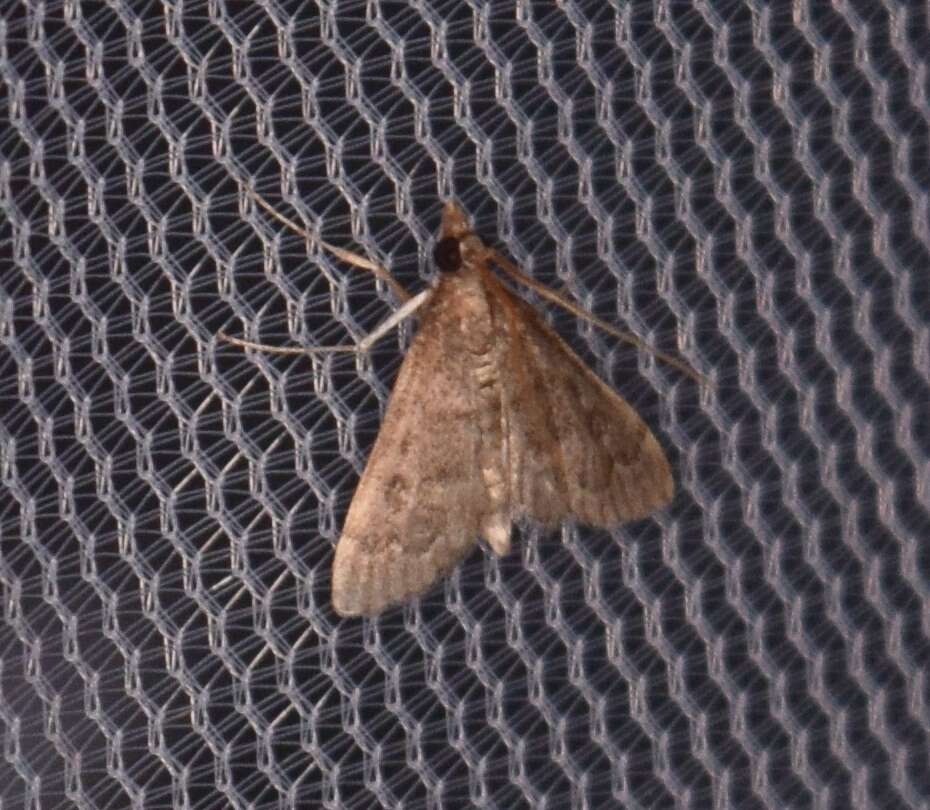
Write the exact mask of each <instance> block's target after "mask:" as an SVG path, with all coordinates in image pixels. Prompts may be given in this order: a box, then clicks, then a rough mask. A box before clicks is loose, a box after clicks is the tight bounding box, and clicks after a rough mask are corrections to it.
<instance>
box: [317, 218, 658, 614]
mask: <svg viewBox="0 0 930 810" xmlns="http://www.w3.org/2000/svg"><path fill="white" fill-rule="evenodd" d="M489 253H490V252H489V249H488V248H487V247H486V246H485V244H484V243H483V242H482V241H481V239H480V238H479V237H477V236H476V235H475V234H474V233H472V232H471V230H470V228H469V224H468V221H467V220H466V218H465V215H464V213H463V212H462V210H461V209H460V208H459V207H458V206H457V205H456V204H455V203H453V202H449V203H446V206H445V209H444V210H443V215H442V226H441V228H440V231H439V240H438V242H437V244H436V248H435V250H434V253H433V257H434V261H435V262H436V265H437V267H438V268H439V269H440V270H441V271H442V273H441V275H440V277H439V282H438V284H437V286H436V287H435V289H434V290H433V291H432V293H431V295H430V296H429V298H428V299H427V300H426V302H425V303H424V304H423V306H422V309H421V311H420V327H419V330H418V331H417V334H416V337H415V338H414V340H413V342H412V344H411V346H410V349H409V351H408V352H407V355H406V357H405V358H404V362H403V365H402V366H401V369H400V372H399V374H398V377H397V382H396V383H395V385H394V390H393V392H392V394H391V398H390V401H389V402H388V406H387V412H386V413H385V415H384V422H383V424H382V425H381V429H380V431H379V433H378V438H377V440H376V441H375V446H374V449H373V450H372V452H371V457H370V458H369V459H368V464H367V465H366V466H365V472H364V473H363V474H362V478H361V480H360V481H359V483H358V488H357V489H356V491H355V497H353V499H352V504H351V506H350V507H349V513H348V515H347V516H346V521H345V526H344V528H343V530H342V536H341V537H340V538H339V543H338V544H337V546H336V559H335V562H334V563H333V585H332V588H333V607H334V608H335V609H336V612H337V613H340V614H342V615H343V616H355V615H368V616H370V615H373V614H376V613H379V612H380V611H382V610H384V609H385V608H386V607H388V606H389V605H392V604H395V603H397V602H400V601H402V600H404V599H407V598H408V597H411V596H414V595H416V594H420V593H423V592H424V591H425V590H426V589H427V588H429V587H430V585H432V584H433V583H434V582H436V581H437V580H438V579H439V578H440V577H442V576H444V575H445V574H447V573H448V572H449V571H450V570H451V569H452V568H453V567H454V566H455V565H456V564H457V563H458V562H459V561H460V560H461V559H462V558H463V557H465V556H466V555H467V554H468V552H469V551H471V549H472V548H473V547H474V546H475V544H476V543H477V541H478V537H479V536H481V537H484V538H485V539H486V540H487V542H488V544H489V545H490V546H491V548H492V549H494V551H495V552H496V553H497V554H507V553H508V552H509V551H510V532H511V524H512V523H513V521H514V520H517V519H521V518H528V519H530V520H533V521H536V522H538V523H541V524H543V525H544V526H555V525H556V524H558V523H559V522H560V521H562V520H565V519H568V518H575V519H577V520H579V521H581V522H583V523H588V524H591V525H592V526H611V525H615V524H617V523H620V522H622V521H625V520H634V519H636V518H641V517H645V516H646V515H648V514H649V513H650V512H652V511H653V510H655V509H657V508H659V507H661V506H664V505H665V504H667V503H668V502H669V501H670V500H671V498H672V494H673V491H674V485H673V483H672V475H671V472H670V470H669V465H668V461H667V460H666V458H665V454H664V453H663V452H662V448H661V447H660V446H659V443H658V442H657V441H656V439H655V437H654V436H653V435H652V433H651V432H650V430H649V428H648V427H646V424H645V423H644V422H643V420H642V419H640V418H639V416H637V414H636V412H635V411H634V410H633V408H631V407H630V406H629V405H628V404H627V403H626V402H625V401H624V400H623V399H622V398H621V397H620V396H618V395H617V394H616V393H615V392H614V391H613V390H611V389H610V388H609V387H608V386H607V385H605V384H604V383H603V382H602V381H601V380H600V379H599V378H598V377H596V376H595V375H594V373H593V372H592V371H590V370H589V369H588V368H587V366H585V365H584V363H582V361H581V360H580V359H579V358H578V357H577V356H576V355H575V354H574V353H573V352H572V350H571V349H570V348H569V347H568V346H567V345H566V344H565V343H564V342H563V341H562V339H561V338H560V337H559V336H558V335H557V334H556V333H555V332H553V331H552V329H551V328H550V327H549V326H548V325H547V324H546V323H545V322H544V321H543V320H542V318H540V316H539V315H538V314H537V313H536V311H535V310H534V309H533V308H532V307H531V306H530V305H529V304H527V303H526V302H525V301H523V300H522V299H520V298H518V297H517V296H515V295H514V294H513V293H511V292H510V291H509V290H508V289H507V288H506V287H505V286H504V285H503V284H502V283H501V282H500V281H499V280H498V278H497V276H496V275H494V273H493V272H492V271H491V269H490V267H489V264H490V259H491V258H492V257H491V256H490V255H489Z"/></svg>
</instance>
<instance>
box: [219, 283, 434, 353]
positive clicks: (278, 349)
mask: <svg viewBox="0 0 930 810" xmlns="http://www.w3.org/2000/svg"><path fill="white" fill-rule="evenodd" d="M432 292H433V291H432V290H431V289H427V290H423V292H421V293H418V294H417V295H415V296H414V297H413V298H411V299H410V300H409V301H405V302H404V304H403V306H401V307H399V308H398V309H397V310H395V311H394V312H393V313H392V314H391V315H390V316H388V318H387V319H385V321H384V322H383V323H381V324H380V325H379V326H378V327H377V328H376V329H375V331H374V332H372V333H371V334H370V335H367V336H366V337H364V338H363V339H362V340H360V341H359V342H358V343H357V344H356V345H354V346H348V345H341V346H319V347H316V346H314V347H310V346H272V345H270V344H268V343H255V342H254V341H251V340H243V339H242V338H237V337H233V336H232V335H227V334H226V333H225V332H217V336H218V337H219V338H220V339H221V340H225V341H226V342H227V343H231V344H232V345H233V346H239V347H240V348H242V349H254V350H255V351H259V352H266V353H267V354H310V355H313V354H332V353H336V352H355V353H356V354H364V353H365V352H368V351H370V350H371V347H372V346H374V345H375V343H377V342H378V341H379V340H381V338H383V337H384V336H385V335H386V334H387V333H388V332H390V331H391V330H392V329H393V328H394V327H395V326H397V324H399V323H400V322H401V321H402V320H404V319H405V318H409V317H410V316H411V315H413V313H414V312H416V311H417V310H418V309H419V308H420V307H421V306H423V304H424V303H426V300H427V299H428V298H429V297H430V295H431V294H432Z"/></svg>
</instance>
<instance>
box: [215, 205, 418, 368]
mask: <svg viewBox="0 0 930 810" xmlns="http://www.w3.org/2000/svg"><path fill="white" fill-rule="evenodd" d="M248 193H249V196H251V197H252V199H253V200H254V201H255V202H257V203H258V204H259V205H260V206H261V207H262V208H264V209H265V210H266V211H267V212H268V213H269V214H271V215H272V216H273V217H274V218H275V219H277V220H278V221H279V222H281V223H283V224H284V225H286V226H287V227H288V228H290V229H291V230H293V231H294V232H295V233H298V234H300V235H301V236H303V237H304V239H306V240H307V241H308V242H316V244H318V245H319V246H320V247H321V248H322V249H323V250H325V251H326V252H327V253H331V254H332V255H333V256H335V257H336V258H337V259H340V260H342V261H344V262H345V263H346V264H350V265H352V266H353V267H358V268H359V269H361V270H367V271H368V272H370V273H371V274H372V275H374V276H375V277H376V278H380V279H381V280H382V281H383V282H385V283H386V284H387V285H388V286H389V287H390V288H391V292H393V293H394V295H395V296H396V297H397V299H398V300H399V301H402V302H403V303H402V304H401V306H400V307H399V308H398V309H397V310H396V311H395V312H393V313H392V314H391V315H390V316H389V317H388V318H387V320H385V321H384V322H383V323H382V324H380V325H379V326H378V327H377V328H376V329H375V331H374V332H372V333H371V334H370V335H368V336H367V337H365V338H364V339H362V340H361V341H359V342H358V344H356V345H354V346H347V345H340V346H322V347H319V348H306V347H303V346H271V345H269V344H267V343H256V342H254V341H251V340H243V339H242V338H235V337H232V336H231V335H227V334H226V333H225V332H219V333H218V336H219V338H220V339H222V340H224V341H226V342H227V343H231V344H232V345H233V346H239V347H240V348H243V349H254V350H255V351H261V352H267V353H268V354H290V355H295V354H309V355H313V354H331V353H336V352H356V353H358V352H362V353H364V352H367V351H369V350H370V349H371V347H372V346H374V345H375V343H377V342H378V341H379V340H381V338H383V337H384V336H385V335H386V334H387V333H388V332H390V331H391V330H392V329H393V328H394V327H395V326H397V324H399V323H400V322H401V321H402V320H404V319H405V318H408V317H410V316H411V315H413V313H414V312H416V311H417V310H418V309H419V308H420V307H421V306H423V304H424V303H425V302H426V300H427V299H428V298H429V296H430V294H431V293H432V290H424V291H423V292H421V293H419V294H418V295H415V296H413V297H411V296H410V293H408V292H407V291H406V290H405V289H404V288H403V287H402V286H401V285H400V284H399V283H398V282H397V280H396V279H395V278H394V277H393V276H392V275H391V274H390V273H389V272H388V271H387V270H386V269H385V268H383V267H382V266H381V265H380V264H378V263H377V262H373V261H371V260H370V259H367V258H366V257H365V256H361V255H359V254H358V253H353V252H352V251H351V250H345V249H343V248H340V247H336V245H331V244H329V243H328V242H324V241H323V240H322V239H317V238H316V237H314V236H312V235H311V234H310V233H309V232H308V231H307V230H306V229H305V228H302V227H300V225H298V224H297V223H296V222H294V221H293V220H291V219H288V218H287V217H286V216H284V215H283V214H280V213H278V212H277V211H275V209H274V208H272V207H271V205H269V204H268V203H267V202H266V201H265V200H264V199H262V198H261V197H260V196H259V195H258V194H255V193H253V192H252V191H249V192H248Z"/></svg>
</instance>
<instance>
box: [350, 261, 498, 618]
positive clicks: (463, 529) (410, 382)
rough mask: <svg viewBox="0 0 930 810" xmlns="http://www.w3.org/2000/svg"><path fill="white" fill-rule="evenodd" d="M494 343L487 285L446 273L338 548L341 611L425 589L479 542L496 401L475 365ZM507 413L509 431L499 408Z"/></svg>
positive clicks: (358, 611) (367, 611)
mask: <svg viewBox="0 0 930 810" xmlns="http://www.w3.org/2000/svg"><path fill="white" fill-rule="evenodd" d="M492 348H493V342H492V341H491V339H490V319H489V314H488V309H487V301H486V300H485V298H484V295H483V292H482V290H481V286H480V283H478V282H477V279H475V278H474V277H470V276H460V275H458V274H453V275H443V276H442V277H441V280H440V283H439V286H438V287H437V288H436V290H435V291H434V293H433V295H432V297H431V298H430V299H429V300H428V302H427V303H426V304H425V305H424V307H423V309H422V310H421V320H420V328H419V330H418V332H417V335H416V337H415V339H414V341H413V344H412V345H411V347H410V349H409V351H408V352H407V355H406V357H405V358H404V362H403V365H402V366H401V369H400V372H399V374H398V377H397V382H396V384H395V386H394V390H393V393H392V394H391V399H390V401H389V403H388V407H387V412H386V413H385V416H384V422H383V424H382V425H381V429H380V431H379V433H378V438H377V440H376V442H375V446H374V448H373V450H372V453H371V457H370V458H369V460H368V464H367V465H366V467H365V471H364V473H363V475H362V478H361V480H360V481H359V484H358V488H357V490H356V492H355V496H354V498H353V499H352V504H351V506H350V507H349V512H348V515H347V516H346V521H345V527H344V529H343V532H342V536H341V537H340V539H339V543H338V545H337V547H336V556H335V561H334V563H333V581H332V589H333V595H332V598H333V607H334V608H335V610H336V611H337V612H338V613H340V614H342V615H344V616H350V615H374V614H376V613H379V612H380V611H381V610H383V609H384V608H385V607H387V606H389V605H391V604H394V603H396V602H399V601H401V600H403V599H405V598H407V597H409V596H412V595H414V594H418V593H421V592H422V591H424V590H426V589H427V588H428V587H429V586H430V585H431V584H432V583H433V582H435V581H436V580H437V579H439V578H440V577H441V576H443V575H444V574H446V573H448V572H449V571H450V570H451V569H452V568H453V567H454V566H455V564H456V563H458V562H459V561H460V560H461V559H462V558H463V557H464V556H465V555H466V554H467V553H468V552H469V550H470V549H472V548H473V547H474V546H475V545H476V543H477V540H478V537H479V535H480V534H481V533H482V525H483V522H484V521H485V519H486V517H487V515H488V514H489V512H490V511H491V503H490V496H489V495H488V492H487V488H486V486H485V484H484V482H483V480H482V477H481V473H480V470H481V451H482V431H481V430H480V427H479V426H480V425H481V423H482V418H483V416H486V415H487V414H486V410H487V405H486V396H485V397H484V399H482V396H483V395H482V393H481V391H480V390H479V389H480V386H479V381H478V375H476V373H475V363H476V362H479V361H480V359H481V357H482V356H484V355H486V354H487V352H488V351H489V350H490V349H492ZM497 421H498V433H499V421H500V416H499V408H498V416H497ZM485 438H487V437H485ZM497 442H498V446H499V442H500V439H499V436H498V438H497ZM485 455H487V454H486V453H485ZM497 457H499V454H498V456H497Z"/></svg>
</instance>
